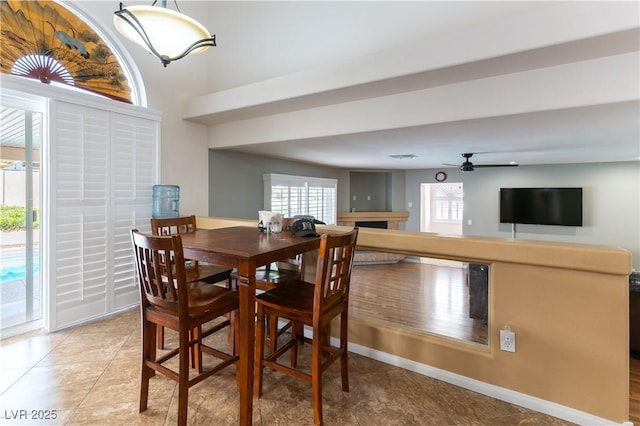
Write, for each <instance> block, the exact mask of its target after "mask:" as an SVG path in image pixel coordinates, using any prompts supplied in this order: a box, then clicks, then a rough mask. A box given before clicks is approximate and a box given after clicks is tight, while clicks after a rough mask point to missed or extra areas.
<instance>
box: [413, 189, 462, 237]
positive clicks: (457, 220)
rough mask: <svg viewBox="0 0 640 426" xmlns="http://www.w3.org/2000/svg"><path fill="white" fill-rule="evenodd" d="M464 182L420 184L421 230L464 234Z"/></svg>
mask: <svg viewBox="0 0 640 426" xmlns="http://www.w3.org/2000/svg"><path fill="white" fill-rule="evenodd" d="M463 215H464V198H463V185H462V182H451V183H423V184H420V232H433V233H437V234H448V235H462V218H463Z"/></svg>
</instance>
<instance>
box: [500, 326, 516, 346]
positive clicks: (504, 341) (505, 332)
mask: <svg viewBox="0 0 640 426" xmlns="http://www.w3.org/2000/svg"><path fill="white" fill-rule="evenodd" d="M500 350H503V351H507V352H515V351H516V333H515V332H514V331H511V328H509V326H506V327H505V328H503V329H502V330H500Z"/></svg>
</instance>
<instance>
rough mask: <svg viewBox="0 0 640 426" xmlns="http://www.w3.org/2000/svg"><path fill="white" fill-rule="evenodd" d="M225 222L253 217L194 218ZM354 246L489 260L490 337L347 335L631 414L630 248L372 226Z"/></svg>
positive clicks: (577, 404)
mask: <svg viewBox="0 0 640 426" xmlns="http://www.w3.org/2000/svg"><path fill="white" fill-rule="evenodd" d="M232 225H249V226H255V223H254V221H247V220H236V219H218V218H204V217H202V218H200V217H199V218H198V226H199V227H203V228H213V227H224V226H232ZM319 229H320V230H321V231H328V232H330V231H338V230H347V229H348V228H346V227H322V226H320V227H319ZM382 234H383V235H384V238H381V236H382ZM358 245H359V246H361V247H368V248H378V249H383V250H384V251H389V252H402V253H406V254H411V255H423V256H428V257H436V258H446V259H457V260H467V261H475V262H478V261H479V262H481V263H487V264H490V265H491V268H490V271H491V276H490V288H491V291H490V298H489V345H488V347H484V346H475V345H470V344H465V343H461V342H456V341H452V340H450V339H446V338H443V337H438V336H434V335H428V334H421V333H416V332H411V331H407V330H403V329H400V328H394V327H389V326H383V325H379V324H376V323H374V322H368V321H366V320H362V319H356V318H351V319H350V324H349V333H350V334H349V341H350V342H353V343H356V344H359V345H362V346H365V347H369V348H372V349H376V350H380V351H382V352H386V353H389V354H392V355H397V356H399V357H402V358H406V359H410V360H414V361H417V362H420V363H423V364H426V365H429V366H432V367H436V368H438V369H442V370H445V371H449V372H452V373H456V374H460V375H462V376H465V377H468V378H471V379H475V380H478V381H481V382H484V383H489V384H492V385H496V386H500V387H502V388H506V389H510V390H513V391H515V392H519V393H523V394H526V395H531V396H534V397H537V398H540V399H543V400H546V401H550V402H553V403H557V404H560V405H562V406H565V407H569V408H572V409H575V410H579V411H582V412H584V413H588V414H591V415H593V416H597V417H600V418H603V419H607V420H610V421H612V422H616V423H622V422H623V421H626V420H627V419H628V417H629V402H628V401H629V376H628V375H629V328H628V327H629V314H628V306H629V305H628V300H629V293H628V275H629V273H630V272H631V257H630V254H629V253H628V252H627V251H625V250H621V249H617V248H609V247H600V246H591V245H577V244H562V243H544V242H531V241H513V240H502V239H493V238H480V237H443V236H436V235H432V234H424V233H414V232H403V231H389V230H376V229H361V230H360V235H359V239H358ZM506 324H509V325H510V326H511V328H512V330H514V331H515V332H516V349H517V350H516V352H515V353H510V352H503V351H500V349H499V338H498V337H499V330H500V328H501V327H502V326H504V325H506Z"/></svg>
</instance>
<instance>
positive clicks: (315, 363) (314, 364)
mask: <svg viewBox="0 0 640 426" xmlns="http://www.w3.org/2000/svg"><path fill="white" fill-rule="evenodd" d="M318 331H319V330H318ZM321 367H322V336H315V335H314V336H313V341H312V342H311V388H312V394H313V421H314V423H315V424H316V425H321V424H322V368H321Z"/></svg>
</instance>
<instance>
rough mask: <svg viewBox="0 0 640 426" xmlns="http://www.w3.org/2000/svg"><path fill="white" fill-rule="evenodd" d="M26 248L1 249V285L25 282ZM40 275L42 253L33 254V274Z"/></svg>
mask: <svg viewBox="0 0 640 426" xmlns="http://www.w3.org/2000/svg"><path fill="white" fill-rule="evenodd" d="M25 257H26V255H25V249H24V246H22V247H19V248H16V247H1V248H0V283H6V282H10V281H16V280H24V279H25V278H26V276H27V271H26V267H27V265H25ZM39 273H40V253H39V251H35V253H34V254H33V274H34V275H38V274H39Z"/></svg>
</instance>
